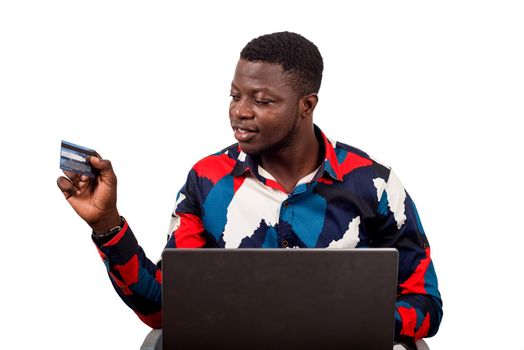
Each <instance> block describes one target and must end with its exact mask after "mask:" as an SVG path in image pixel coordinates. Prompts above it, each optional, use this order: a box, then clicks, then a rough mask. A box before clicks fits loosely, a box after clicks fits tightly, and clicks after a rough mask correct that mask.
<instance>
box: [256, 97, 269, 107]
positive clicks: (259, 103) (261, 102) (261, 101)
mask: <svg viewBox="0 0 524 350" xmlns="http://www.w3.org/2000/svg"><path fill="white" fill-rule="evenodd" d="M270 103H271V101H269V100H259V99H255V104H257V105H262V106H265V105H268V104H270Z"/></svg>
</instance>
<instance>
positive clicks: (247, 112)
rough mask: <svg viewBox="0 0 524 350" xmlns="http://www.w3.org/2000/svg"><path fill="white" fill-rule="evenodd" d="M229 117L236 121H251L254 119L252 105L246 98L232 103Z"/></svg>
mask: <svg viewBox="0 0 524 350" xmlns="http://www.w3.org/2000/svg"><path fill="white" fill-rule="evenodd" d="M231 115H232V116H233V117H234V118H237V119H251V118H254V117H255V113H254V112H253V108H252V104H251V103H250V101H249V99H247V98H241V99H239V100H238V101H235V102H234V103H233V105H232V106H231Z"/></svg>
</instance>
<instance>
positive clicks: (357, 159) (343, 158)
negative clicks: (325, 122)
mask: <svg viewBox="0 0 524 350" xmlns="http://www.w3.org/2000/svg"><path fill="white" fill-rule="evenodd" d="M330 142H331V144H332V146H333V149H334V150H335V154H336V155H337V158H338V160H339V162H340V163H348V162H351V163H361V164H366V165H367V166H372V167H374V168H375V169H376V170H378V171H379V173H383V174H387V173H389V171H390V170H391V167H390V166H389V165H387V164H386V163H384V162H382V161H380V160H378V159H377V158H375V157H374V156H371V155H369V154H368V153H367V152H364V151H363V150H361V149H359V148H357V147H354V146H351V145H349V144H346V143H343V142H340V141H333V140H330Z"/></svg>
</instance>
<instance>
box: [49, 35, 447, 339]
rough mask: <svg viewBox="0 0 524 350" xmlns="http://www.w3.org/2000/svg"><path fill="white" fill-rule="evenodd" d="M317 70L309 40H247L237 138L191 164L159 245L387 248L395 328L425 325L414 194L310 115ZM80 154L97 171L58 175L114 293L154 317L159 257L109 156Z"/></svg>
mask: <svg viewBox="0 0 524 350" xmlns="http://www.w3.org/2000/svg"><path fill="white" fill-rule="evenodd" d="M322 70H323V61H322V56H321V55H320V52H319V51H318V49H317V47H316V46H315V45H314V44H313V43H311V42H310V41H308V40H307V39H305V38H304V37H302V36H300V35H298V34H294V33H289V32H281V33H273V34H269V35H264V36H261V37H259V38H256V39H253V40H252V41H251V42H250V43H248V44H247V45H246V47H245V48H244V49H243V50H242V52H241V54H240V60H239V61H238V64H237V67H236V70H235V74H234V77H233V82H232V84H231V103H230V109H229V118H230V123H231V127H232V129H233V132H234V136H235V138H236V139H237V141H238V143H237V144H235V145H232V146H230V147H228V148H226V149H224V150H222V151H221V152H219V153H216V154H214V155H211V156H209V157H206V158H204V159H202V160H200V161H199V162H197V163H196V164H195V165H194V166H193V168H192V169H191V171H190V172H189V175H188V177H187V181H186V183H185V185H184V186H183V188H182V189H181V191H180V192H179V194H178V197H177V203H176V206H175V210H174V211H173V215H172V220H171V227H170V233H171V235H170V236H169V238H168V242H167V247H184V248H187V247H195V248H196V247H220V248H224V247H226V248H244V247H251V248H252V247H272V248H277V247H281V248H287V247H299V248H313V247H317V248H353V247H357V248H359V247H394V248H396V249H398V251H399V263H400V264H399V265H400V266H399V275H398V282H399V285H398V297H397V304H396V318H395V321H396V327H395V334H396V339H397V340H400V339H418V338H422V337H426V336H431V335H433V334H435V333H436V332H437V330H438V327H439V324H440V320H441V317H442V302H441V299H440V293H439V291H438V286H437V279H436V275H435V271H434V269H433V265H432V262H431V258H430V249H429V244H428V241H427V239H426V236H425V233H424V231H423V228H422V226H421V224H420V220H419V218H418V214H417V211H416V208H415V205H414V204H413V202H412V200H411V198H410V197H409V195H408V194H407V193H406V191H405V190H404V188H403V187H402V185H401V184H400V181H399V180H398V178H397V177H396V175H395V174H394V173H393V172H392V171H391V169H390V168H388V167H386V166H384V165H382V164H380V163H378V162H376V161H374V160H373V159H371V158H370V157H369V156H368V155H367V154H365V153H364V152H362V151H360V150H358V149H355V148H353V147H351V146H348V145H345V144H343V143H339V142H334V141H331V140H329V139H327V138H326V136H325V135H324V134H323V133H322V131H321V130H320V129H319V128H318V127H317V126H316V125H314V124H313V112H314V110H315V107H316V105H317V102H318V95H317V94H318V91H319V88H320V84H321V80H322ZM90 162H91V164H92V166H93V167H94V168H96V169H98V171H99V173H100V175H99V176H98V177H97V178H96V179H95V180H90V179H89V178H87V177H85V176H82V177H80V176H78V175H75V174H73V173H68V172H66V176H67V178H66V177H60V178H59V179H58V186H59V188H60V189H61V190H62V192H63V193H64V195H65V197H66V199H67V200H68V202H69V203H70V204H71V206H72V207H73V208H74V209H75V211H76V212H77V213H78V215H79V216H80V217H82V218H83V219H84V220H85V221H86V222H87V223H88V224H89V225H90V226H91V228H92V229H93V240H94V242H95V243H96V245H97V246H98V248H99V252H100V255H101V256H102V259H103V260H104V263H105V264H106V267H107V269H108V272H109V276H110V279H111V281H112V283H113V285H114V287H115V289H116V291H117V292H118V294H119V295H120V296H121V298H122V299H123V300H124V302H125V303H126V304H127V305H128V306H130V307H131V308H132V309H133V310H134V311H135V312H136V313H137V315H138V316H139V317H140V319H142V321H144V322H145V323H146V324H148V325H149V326H151V327H153V328H160V327H161V313H162V305H161V298H160V289H161V288H160V285H161V273H160V267H159V266H156V265H155V264H153V263H152V262H151V261H150V260H148V259H147V258H146V256H145V254H144V252H143V251H142V249H141V248H140V246H139V245H138V244H137V241H136V239H135V236H134V235H133V233H132V231H131V228H130V226H129V225H128V223H127V221H125V220H124V219H123V218H122V217H121V216H120V214H119V212H118V210H117V208H116V197H117V196H116V176H115V174H114V172H113V170H112V168H111V163H110V162H109V161H108V160H103V159H101V158H96V157H92V158H90Z"/></svg>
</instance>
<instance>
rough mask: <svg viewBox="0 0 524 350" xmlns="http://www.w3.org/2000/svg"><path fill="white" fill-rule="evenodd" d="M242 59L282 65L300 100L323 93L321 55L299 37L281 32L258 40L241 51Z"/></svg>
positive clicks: (251, 42) (309, 42)
mask: <svg viewBox="0 0 524 350" xmlns="http://www.w3.org/2000/svg"><path fill="white" fill-rule="evenodd" d="M240 58H241V59H243V60H246V61H250V62H266V63H275V64H279V65H281V66H282V69H283V71H284V73H286V75H287V78H288V83H289V84H290V85H291V86H292V87H293V88H294V89H295V91H297V93H298V94H299V96H303V95H306V94H309V93H312V92H315V93H318V91H319V89H320V84H321V82H322V71H323V69H324V63H323V60H322V55H321V54H320V52H319V51H318V48H317V47H316V45H315V44H313V43H312V42H311V41H309V40H308V39H306V38H304V37H303V36H302V35H300V34H296V33H290V32H278V33H273V34H266V35H262V36H259V37H258V38H255V39H253V40H251V41H250V42H249V43H248V44H247V45H246V46H245V47H244V49H242V51H241V52H240Z"/></svg>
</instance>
